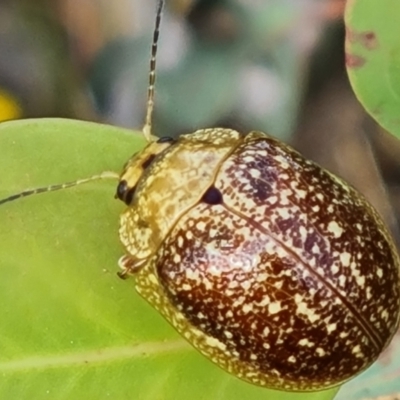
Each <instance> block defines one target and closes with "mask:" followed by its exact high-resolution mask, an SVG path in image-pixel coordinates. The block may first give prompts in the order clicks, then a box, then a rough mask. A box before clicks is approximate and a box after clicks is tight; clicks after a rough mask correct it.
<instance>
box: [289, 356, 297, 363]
mask: <svg viewBox="0 0 400 400" xmlns="http://www.w3.org/2000/svg"><path fill="white" fill-rule="evenodd" d="M288 361H289V362H290V363H295V362H296V357H295V356H290V357H289V358H288Z"/></svg>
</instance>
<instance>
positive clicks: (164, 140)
mask: <svg viewBox="0 0 400 400" xmlns="http://www.w3.org/2000/svg"><path fill="white" fill-rule="evenodd" d="M174 141H175V139H174V138H172V137H170V136H163V137H160V139H158V140H157V143H172V142H174Z"/></svg>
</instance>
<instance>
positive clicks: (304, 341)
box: [299, 338, 315, 347]
mask: <svg viewBox="0 0 400 400" xmlns="http://www.w3.org/2000/svg"><path fill="white" fill-rule="evenodd" d="M314 345H315V343H314V342H310V341H309V340H308V339H307V338H303V339H301V340H299V346H307V347H313V346H314Z"/></svg>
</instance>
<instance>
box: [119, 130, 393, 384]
mask: <svg viewBox="0 0 400 400" xmlns="http://www.w3.org/2000/svg"><path fill="white" fill-rule="evenodd" d="M213 135H214V136H215V140H216V143H217V145H216V146H214V147H212V146H211V147H208V146H209V142H210V141H211V142H212V141H213ZM188 139H190V140H191V141H192V143H191V144H188V142H186V145H187V146H186V150H185V151H186V153H185V154H187V156H186V155H185V157H184V161H185V162H184V164H185V168H184V173H181V169H180V168H177V167H178V165H179V163H178V164H176V163H174V162H173V157H170V158H169V157H167V156H161V157H160V158H158V159H155V160H154V162H153V164H152V166H151V167H150V168H149V171H147V172H146V174H147V175H146V174H145V175H144V176H143V177H142V178H141V179H142V181H139V184H138V188H140V189H138V190H139V191H140V197H139V198H138V201H137V205H136V206H135V207H131V208H129V209H128V210H127V212H126V213H124V215H123V216H122V219H121V224H122V227H121V236H122V240H123V243H124V244H125V245H126V248H127V250H128V252H129V253H130V255H131V257H132V260H133V262H132V265H137V263H136V261H135V260H137V255H138V254H147V257H149V258H148V260H147V262H146V264H145V266H144V268H143V269H141V270H140V271H139V272H138V273H137V275H136V287H137V290H138V292H139V293H140V294H141V295H142V296H143V297H144V298H145V299H146V300H148V301H149V302H150V303H151V304H152V305H153V306H154V307H155V308H156V309H157V310H158V311H160V312H161V313H162V314H163V315H164V317H165V318H166V319H167V320H168V321H169V322H170V323H171V324H172V325H173V326H174V327H175V328H176V329H177V330H178V331H179V332H180V333H181V334H182V335H183V336H184V337H185V338H186V339H187V340H188V341H189V342H190V343H192V344H193V345H194V346H195V347H196V348H197V349H199V350H200V351H201V352H202V353H203V354H205V355H206V356H207V357H209V358H210V359H211V360H212V361H213V362H215V363H216V364H218V365H219V366H221V367H222V368H224V369H225V370H227V371H228V372H231V373H233V374H234V375H236V376H238V377H239V378H242V379H244V380H247V381H249V382H251V383H254V384H258V385H262V386H268V387H274V388H278V389H287V390H318V389H322V388H327V387H330V386H334V385H337V384H339V383H341V382H343V381H345V380H347V379H349V378H350V377H352V376H354V374H356V373H358V372H360V371H362V370H363V369H365V368H366V367H367V366H368V365H370V364H371V363H372V362H373V361H374V360H375V359H376V358H377V356H378V355H379V353H380V352H381V350H382V349H383V348H384V347H385V346H386V345H387V343H388V342H389V341H390V339H391V337H392V336H393V334H394V333H395V331H396V328H397V326H398V322H399V315H400V313H399V309H400V304H399V302H400V293H399V290H400V282H399V279H400V276H399V260H398V256H397V253H396V250H395V249H394V246H393V243H392V241H391V239H390V238H389V236H388V235H387V233H386V230H385V228H384V226H383V224H382V222H381V219H380V218H379V217H378V216H377V214H376V212H375V211H374V210H373V209H372V207H371V206H370V205H369V204H368V203H366V202H365V200H364V199H363V198H362V196H360V195H359V194H358V193H356V192H355V191H354V190H353V189H352V188H350V187H349V186H348V185H346V184H344V183H343V182H341V181H340V180H339V179H338V178H336V177H334V176H333V175H331V174H330V173H328V172H326V171H324V170H322V169H321V168H320V167H318V166H316V165H315V164H313V163H311V162H309V161H307V160H305V159H304V158H303V157H302V156H300V155H299V154H298V153H297V152H295V151H294V150H293V149H291V148H289V147H287V146H285V145H284V144H282V143H280V142H278V141H277V140H275V139H272V138H270V137H269V136H267V135H265V134H263V133H260V132H252V133H250V134H249V135H247V136H246V137H245V138H243V136H241V135H239V134H238V133H237V132H234V131H230V130H221V129H220V130H215V132H214V131H213V130H204V131H198V132H196V133H195V134H194V135H193V136H190V137H189V136H184V137H182V138H181V139H179V140H178V142H177V143H176V145H174V146H179V145H180V141H182V143H184V142H185V141H187V140H188ZM190 146H194V147H193V148H196V149H197V150H196V153H192V154H191V153H190ZM207 148H208V149H209V151H210V156H209V157H206V153H207ZM199 149H200V150H199ZM221 149H223V151H222V152H221V151H220V150H221ZM166 154H168V151H166ZM197 154H202V157H203V158H202V161H201V162H199V159H197V158H196V157H195V155H197ZM204 157H205V158H204ZM205 159H209V160H211V164H212V165H213V169H212V171H210V170H209V168H208V167H209V164H207V163H204V160H205ZM191 163H194V164H193V165H195V166H196V167H195V168H194V169H192V170H191V169H190V164H191ZM157 166H158V167H157ZM161 167H162V168H161ZM152 168H154V170H152ZM166 171H167V172H168V173H167V172H166ZM191 171H192V172H191ZM204 177H206V179H205V178H204ZM204 179H205V180H204ZM155 181H157V182H158V185H159V186H160V187H162V193H163V194H162V195H161V197H160V195H159V194H157V193H154V190H153V189H154V187H153V186H154V182H155ZM196 181H198V184H196V185H195V187H191V186H190V185H189V183H193V182H196ZM186 183H188V184H187V185H186ZM189 186H190V189H189ZM210 187H215V188H216V190H219V191H220V192H221V194H222V203H220V202H219V201H216V202H215V203H218V204H207V202H204V201H202V199H203V200H207V199H206V198H203V195H204V193H206V191H207V190H208V188H210ZM176 193H178V196H177V195H176ZM179 193H181V194H182V196H181V194H179ZM168 194H169V198H168V201H167V202H164V201H163V199H167V197H166V196H167V195H168ZM180 196H181V197H180ZM140 199H141V200H140ZM179 199H181V200H179ZM178 200H179V201H178ZM157 201H158V203H157ZM171 201H174V203H171ZM182 201H183V203H182ZM211 203H213V201H211ZM219 203H220V204H219ZM180 204H181V205H182V204H184V207H182V206H180ZM152 213H153V214H152ZM151 217H153V218H154V219H153V220H151ZM145 221H148V224H152V225H154V224H155V225H156V226H157V229H156V232H153V231H152V230H151V229H150V230H149V229H148V226H146V224H145V223H144V222H145ZM146 229H147V230H146ZM161 233H162V234H161Z"/></svg>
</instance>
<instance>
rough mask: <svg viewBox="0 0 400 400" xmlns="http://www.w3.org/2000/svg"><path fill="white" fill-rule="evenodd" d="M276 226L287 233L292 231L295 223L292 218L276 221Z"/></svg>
mask: <svg viewBox="0 0 400 400" xmlns="http://www.w3.org/2000/svg"><path fill="white" fill-rule="evenodd" d="M276 225H277V226H278V228H279V230H280V231H281V232H286V231H288V230H290V229H292V228H293V226H294V225H295V223H294V221H293V219H292V218H288V219H282V220H278V221H276Z"/></svg>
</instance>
